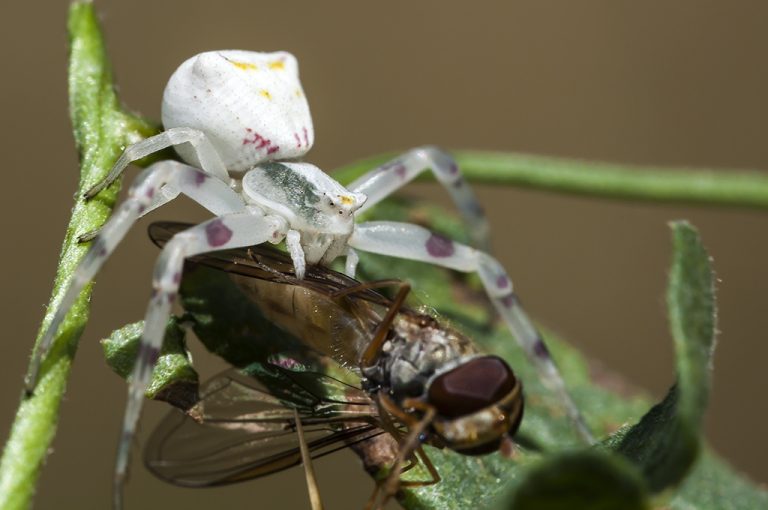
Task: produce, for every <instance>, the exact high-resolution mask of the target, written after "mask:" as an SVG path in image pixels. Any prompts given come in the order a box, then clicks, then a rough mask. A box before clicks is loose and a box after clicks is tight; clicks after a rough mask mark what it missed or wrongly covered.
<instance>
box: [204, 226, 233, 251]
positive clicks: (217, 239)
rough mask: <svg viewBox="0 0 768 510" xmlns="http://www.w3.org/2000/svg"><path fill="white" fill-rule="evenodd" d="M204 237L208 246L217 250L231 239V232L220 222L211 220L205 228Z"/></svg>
mask: <svg viewBox="0 0 768 510" xmlns="http://www.w3.org/2000/svg"><path fill="white" fill-rule="evenodd" d="M205 235H206V238H207V240H208V245H209V246H211V247H213V248H217V247H219V246H223V245H225V244H227V243H228V242H229V240H230V239H232V230H230V229H229V227H227V226H226V225H224V222H223V221H222V220H213V221H212V222H210V223H208V224H207V225H206V226H205Z"/></svg>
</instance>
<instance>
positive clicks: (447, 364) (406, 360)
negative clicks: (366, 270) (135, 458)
mask: <svg viewBox="0 0 768 510" xmlns="http://www.w3.org/2000/svg"><path fill="white" fill-rule="evenodd" d="M187 226H188V225H185V224H178V223H155V224H153V225H151V226H150V236H151V238H152V239H153V241H154V242H155V243H156V244H158V245H160V246H162V245H163V244H165V243H166V242H167V241H168V240H169V239H170V238H171V237H172V236H173V235H174V234H175V233H177V232H179V231H181V230H183V229H184V228H186V227H187ZM191 262H192V263H194V264H199V265H203V266H207V267H211V268H215V269H219V270H221V271H225V272H227V273H228V274H229V276H230V277H231V279H232V280H233V281H234V282H235V283H236V285H237V286H238V287H239V288H240V289H241V290H242V291H243V293H244V294H245V295H246V296H247V297H248V298H249V299H251V300H252V301H253V303H254V304H255V305H256V306H257V307H258V309H259V311H260V312H261V313H262V314H263V315H264V317H265V318H266V319H267V320H268V321H270V322H271V323H273V324H275V325H276V326H277V327H279V328H280V329H281V330H283V331H284V332H286V333H287V334H288V335H290V336H292V337H294V338H296V339H298V340H299V341H300V344H301V345H302V346H303V347H304V349H303V350H302V352H301V353H298V354H295V353H279V354H278V355H275V356H272V357H271V358H270V359H269V360H254V361H257V362H258V363H254V364H252V365H250V366H249V367H247V368H246V369H245V370H244V371H240V370H235V369H232V370H229V371H226V372H224V373H223V374H220V375H219V376H217V377H215V378H214V379H212V380H211V381H209V382H208V383H207V384H205V385H204V386H203V387H202V388H201V392H200V394H201V397H200V400H199V401H198V403H197V404H196V405H195V406H193V407H192V409H190V410H189V411H188V412H187V413H186V414H184V413H181V412H178V411H174V412H172V413H171V414H169V415H168V416H167V417H166V418H165V419H164V421H163V422H162V423H161V425H160V426H159V427H158V428H157V429H156V430H155V431H154V433H153V434H152V438H151V439H150V442H149V445H148V447H147V451H146V456H145V461H146V464H147V466H148V468H149V469H150V470H151V471H152V472H153V473H154V474H156V475H157V476H159V477H160V478H162V479H164V480H166V481H169V482H172V483H174V484H178V485H183V486H193V487H201V486H215V485H223V484H228V483H234V482H240V481H243V480H248V479H252V478H257V477H260V476H264V475H268V474H270V473H274V472H276V471H279V470H282V469H285V468H288V467H291V466H294V465H296V464H298V463H300V462H302V460H305V465H306V464H308V461H309V458H316V457H320V456H322V455H325V454H327V453H331V452H333V451H336V450H338V449H341V448H344V447H348V446H352V445H355V444H357V443H360V442H361V441H364V440H367V439H371V438H373V437H376V436H378V435H380V434H382V433H388V434H389V435H391V436H392V437H393V438H394V439H396V440H397V443H398V445H399V446H398V447H397V453H396V455H395V456H394V460H393V461H392V465H391V474H390V475H389V477H388V478H387V480H386V481H384V482H383V484H381V485H380V486H379V487H377V491H376V492H374V494H373V495H372V496H371V501H370V502H369V506H374V505H377V504H378V503H379V499H381V498H380V497H379V496H380V493H382V492H383V494H384V496H383V498H384V500H386V499H387V498H389V497H391V495H393V494H394V493H395V492H396V491H397V488H398V487H400V486H402V485H404V484H408V485H411V486H412V485H414V484H416V485H429V484H432V483H437V482H438V481H439V480H440V475H439V473H438V472H437V470H436V468H435V467H434V466H433V464H432V462H431V461H430V460H429V457H428V456H427V455H426V453H425V451H424V449H423V448H422V445H423V444H429V445H431V446H435V447H438V448H448V449H451V450H454V451H456V452H458V453H462V454H466V455H482V454H487V453H491V452H494V451H497V450H500V449H503V447H504V446H505V445H507V444H508V443H509V441H511V439H510V438H511V436H512V435H513V434H514V433H515V432H516V431H517V428H518V426H519V425H520V421H521V419H522V416H523V394H522V385H521V383H520V381H519V380H518V379H517V378H516V377H515V375H514V374H513V372H512V370H511V369H510V367H509V366H508V365H507V363H506V362H505V361H504V360H503V359H501V358H500V357H498V356H494V355H488V354H483V353H481V352H479V350H478V349H477V348H476V347H475V345H474V343H473V342H472V341H471V340H470V339H469V338H467V337H466V336H465V335H463V334H462V333H460V332H459V331H457V330H455V329H453V328H451V327H449V326H446V325H444V324H441V323H440V322H439V321H438V320H436V319H435V318H434V317H432V316H430V315H426V314H424V313H420V312H418V311H416V310H413V309H411V308H409V307H406V306H404V304H403V303H404V301H405V298H406V296H407V294H408V292H409V286H408V284H406V283H404V282H401V281H398V280H385V281H376V282H370V283H360V282H358V281H356V280H354V279H351V278H349V277H347V276H344V275H342V274H340V273H337V272H335V271H332V270H329V269H327V268H324V267H320V266H310V267H308V268H307V272H306V275H305V276H304V278H303V279H297V278H296V277H295V275H294V273H293V271H294V270H293V265H292V263H291V260H290V258H289V257H288V256H287V255H285V254H283V253H282V252H279V251H277V250H275V249H273V248H271V247H268V246H266V245H262V246H256V247H252V248H248V249H235V250H227V251H221V252H214V253H208V254H205V255H200V256H197V257H193V258H192V259H191ZM382 287H393V288H394V289H395V290H396V292H395V297H394V298H392V299H390V298H388V297H385V296H384V295H383V294H381V293H379V292H378V291H377V290H376V289H379V288H382ZM350 375H352V376H353V378H352V379H350ZM297 429H298V430H297ZM297 431H298V432H301V443H302V444H299V443H300V441H299V439H298V436H297ZM302 449H304V451H305V454H304V455H302ZM415 459H418V461H420V462H422V463H423V464H424V467H425V468H426V470H427V471H428V472H429V474H430V479H429V480H426V481H420V482H410V481H409V482H401V481H400V476H401V473H402V471H403V470H404V467H405V465H406V463H407V462H409V461H414V460H415ZM310 487H311V485H310ZM378 489H383V491H380V490H378ZM310 491H311V489H310Z"/></svg>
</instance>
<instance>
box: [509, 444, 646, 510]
mask: <svg viewBox="0 0 768 510" xmlns="http://www.w3.org/2000/svg"><path fill="white" fill-rule="evenodd" d="M512 485H513V489H514V490H513V491H512V493H511V496H510V497H509V498H508V499H506V500H504V501H503V502H502V503H501V504H500V505H498V510H502V509H508V508H509V509H514V510H570V509H574V508H578V509H579V510H612V509H616V508H621V509H622V510H642V509H645V508H649V502H648V496H647V489H646V487H645V482H644V480H643V478H642V476H641V475H640V473H639V472H638V471H637V469H635V468H634V466H632V465H631V464H630V463H628V462H627V461H625V460H623V459H622V458H621V457H618V456H616V455H611V454H609V453H606V452H600V451H598V450H582V451H578V452H565V453H557V454H554V455H550V456H548V457H547V458H546V459H545V460H543V461H542V462H538V463H536V465H535V466H533V467H532V468H531V469H530V470H528V472H527V473H526V474H525V476H524V477H522V479H521V480H519V481H518V482H516V483H513V484H512Z"/></svg>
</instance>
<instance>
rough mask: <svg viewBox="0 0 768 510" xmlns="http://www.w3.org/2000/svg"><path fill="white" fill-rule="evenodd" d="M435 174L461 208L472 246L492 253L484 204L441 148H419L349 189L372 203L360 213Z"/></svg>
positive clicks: (376, 169)
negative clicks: (422, 175) (427, 174)
mask: <svg viewBox="0 0 768 510" xmlns="http://www.w3.org/2000/svg"><path fill="white" fill-rule="evenodd" d="M428 169H429V170H431V171H432V173H433V174H434V176H435V178H437V180H438V181H439V182H440V184H442V185H443V187H444V188H445V189H446V190H447V191H448V193H449V194H450V195H451V198H452V199H453V201H454V202H455V203H456V206H457V207H458V208H459V211H460V212H461V215H462V217H463V219H464V222H465V223H466V225H467V230H468V231H469V233H470V235H471V236H472V242H473V244H474V245H475V246H477V247H478V248H480V249H482V250H485V251H489V250H490V240H489V227H488V219H487V218H486V217H485V213H484V212H483V208H482V207H481V206H480V202H479V201H478V200H477V198H476V197H475V194H474V193H473V192H472V188H471V187H470V186H469V184H467V182H466V181H465V180H464V178H463V177H462V175H461V171H460V170H459V167H458V165H456V162H455V161H454V160H453V158H452V157H451V156H450V155H449V154H447V153H446V152H444V151H442V150H440V149H438V148H437V147H430V146H427V147H419V148H417V149H413V150H410V151H408V152H406V153H405V154H403V155H402V156H400V157H398V158H396V159H393V160H392V161H390V162H388V163H385V164H384V165H381V166H380V167H378V168H374V169H373V170H371V171H370V172H368V173H366V174H365V175H363V176H361V177H359V178H358V179H356V180H355V181H354V182H353V183H352V184H350V185H349V186H347V188H348V189H349V190H350V191H354V192H356V193H364V194H365V195H366V196H367V197H368V199H367V200H366V202H365V204H363V206H362V207H361V208H360V209H359V210H358V211H357V213H358V214H359V213H362V212H363V211H365V210H367V209H369V208H371V207H372V206H374V205H376V204H378V203H379V202H381V201H382V200H384V199H385V198H387V197H388V196H390V195H391V194H392V193H394V192H395V191H397V190H398V189H400V188H402V187H403V186H405V185H406V184H408V183H409V182H411V181H412V180H413V179H414V178H416V176H418V175H419V174H420V173H422V172H424V171H426V170H428Z"/></svg>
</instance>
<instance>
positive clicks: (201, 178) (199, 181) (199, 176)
mask: <svg viewBox="0 0 768 510" xmlns="http://www.w3.org/2000/svg"><path fill="white" fill-rule="evenodd" d="M207 180H208V176H207V175H205V174H204V173H203V172H195V186H197V187H198V188H199V187H200V186H202V185H203V183H204V182H205V181H207Z"/></svg>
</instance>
